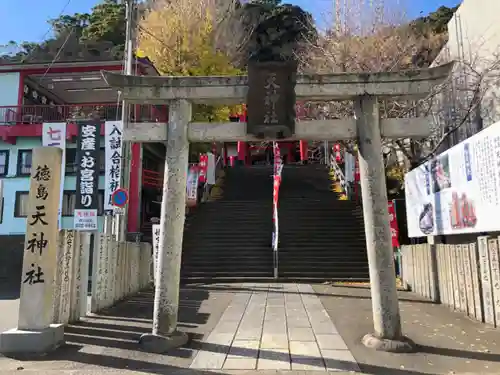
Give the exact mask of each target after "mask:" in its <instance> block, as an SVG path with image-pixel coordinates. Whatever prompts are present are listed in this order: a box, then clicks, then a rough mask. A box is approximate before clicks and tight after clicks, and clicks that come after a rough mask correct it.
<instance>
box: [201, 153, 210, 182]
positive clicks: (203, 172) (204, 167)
mask: <svg viewBox="0 0 500 375" xmlns="http://www.w3.org/2000/svg"><path fill="white" fill-rule="evenodd" d="M207 168H208V155H207V154H201V155H200V164H199V170H200V177H199V181H200V182H206V181H207Z"/></svg>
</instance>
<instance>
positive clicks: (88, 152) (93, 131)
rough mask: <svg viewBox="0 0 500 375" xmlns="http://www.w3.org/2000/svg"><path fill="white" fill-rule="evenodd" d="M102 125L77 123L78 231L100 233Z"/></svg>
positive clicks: (75, 220) (76, 214)
mask: <svg viewBox="0 0 500 375" xmlns="http://www.w3.org/2000/svg"><path fill="white" fill-rule="evenodd" d="M100 134H101V123H100V122H99V121H94V120H90V121H81V122H78V138H77V149H76V163H77V175H76V201H75V216H74V227H75V230H79V231H96V230H97V229H98V221H97V218H98V209H99V202H98V186H99V185H98V184H99V166H100V163H99V146H100V145H99V142H100Z"/></svg>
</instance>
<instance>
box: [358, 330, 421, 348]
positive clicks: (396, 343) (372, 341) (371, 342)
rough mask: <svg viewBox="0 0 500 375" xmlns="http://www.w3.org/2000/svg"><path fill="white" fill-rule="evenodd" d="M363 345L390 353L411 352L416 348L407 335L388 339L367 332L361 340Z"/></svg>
mask: <svg viewBox="0 0 500 375" xmlns="http://www.w3.org/2000/svg"><path fill="white" fill-rule="evenodd" d="M361 341H362V343H363V345H364V346H366V347H367V348H370V349H375V350H378V351H382V352H390V353H413V352H415V351H416V350H417V345H416V344H415V343H414V342H413V341H412V340H410V339H409V338H407V337H404V336H403V337H401V338H400V339H398V340H389V339H384V338H380V337H377V336H375V335H374V334H371V333H369V334H367V335H365V336H364V337H363V339H362V340H361Z"/></svg>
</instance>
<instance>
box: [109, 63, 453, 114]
mask: <svg viewBox="0 0 500 375" xmlns="http://www.w3.org/2000/svg"><path fill="white" fill-rule="evenodd" d="M453 64H454V63H453V62H451V63H448V64H445V65H441V66H437V67H434V68H428V69H420V70H408V71H398V72H381V73H340V74H323V75H319V74H308V75H306V74H304V75H299V76H298V77H297V85H296V88H295V92H296V96H297V99H303V100H335V99H351V98H354V97H356V96H360V95H375V96H382V97H389V96H391V97H395V96H419V97H422V96H426V95H428V94H429V93H430V92H431V91H432V88H433V87H434V86H436V85H439V84H441V83H443V82H444V81H445V80H446V78H447V77H448V76H449V74H450V73H451V71H452V69H453ZM102 75H103V77H104V80H105V81H106V83H107V84H108V85H109V86H111V87H114V88H117V89H118V90H120V91H121V92H122V98H123V99H126V100H128V101H130V102H133V103H151V104H153V103H155V104H157V103H162V102H166V101H169V100H175V99H187V100H189V101H192V102H195V103H210V104H229V103H241V102H244V100H245V99H246V95H247V90H248V77H247V76H210V77H190V76H185V77H184V76H181V77H171V76H161V77H145V76H127V75H123V74H116V73H112V72H108V71H103V72H102Z"/></svg>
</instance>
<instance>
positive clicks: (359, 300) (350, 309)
mask: <svg viewBox="0 0 500 375" xmlns="http://www.w3.org/2000/svg"><path fill="white" fill-rule="evenodd" d="M2 297H3V298H0V312H1V314H0V327H2V325H3V328H4V329H6V328H11V327H13V326H14V325H15V324H16V323H17V304H18V301H17V300H16V299H15V295H10V294H7V295H3V296H2ZM399 297H400V308H401V313H402V321H403V331H404V333H405V334H407V335H408V336H409V337H410V338H412V339H413V340H414V341H415V342H416V343H417V344H418V345H419V351H418V352H417V353H413V354H391V353H381V352H375V351H373V350H370V349H367V348H365V347H364V346H363V345H362V344H361V342H360V339H361V337H362V336H363V335H364V334H366V333H367V332H370V331H371V330H372V329H373V322H372V313H371V300H370V291H369V288H366V287H365V288H359V287H352V286H330V285H313V286H312V287H311V286H310V285H306V284H272V283H270V284H196V285H188V286H184V287H183V288H182V289H181V296H180V312H179V320H180V321H179V329H180V330H182V331H185V332H188V333H189V336H190V342H189V343H188V345H186V346H185V347H183V348H179V349H176V350H173V351H171V352H169V353H166V354H153V353H145V352H142V351H140V350H139V346H138V344H137V341H138V339H139V337H140V335H141V334H142V333H145V332H150V331H151V323H152V322H151V317H152V314H153V293H152V291H149V292H144V293H140V294H138V295H137V296H135V297H133V298H130V299H128V300H126V301H124V302H121V303H119V304H118V305H116V306H114V307H113V308H110V309H108V310H106V311H103V312H102V313H101V314H99V315H98V316H92V317H87V318H85V319H83V320H82V321H81V322H79V323H77V324H73V325H69V326H67V327H66V328H65V339H66V345H65V346H63V347H62V348H60V349H59V350H57V351H56V352H54V353H50V354H48V355H46V356H43V357H42V358H40V357H35V358H33V357H31V358H30V357H26V356H24V357H22V358H19V357H18V358H7V357H4V358H2V357H1V356H0V374H2V375H15V374H19V373H20V370H22V371H21V372H22V373H30V374H36V375H55V374H61V375H128V374H130V375H139V374H141V375H147V374H172V373H175V374H178V375H214V374H219V375H226V374H231V375H277V374H278V375H279V374H282V375H285V374H286V375H314V374H326V371H329V372H330V371H331V372H334V373H335V374H336V375H341V374H352V375H353V374H364V375H436V374H439V375H450V374H455V375H458V374H460V375H465V374H469V375H472V374H474V375H478V374H481V375H485V374H500V330H499V329H494V328H492V327H487V326H485V325H484V324H481V323H478V322H474V321H472V320H470V319H467V318H466V317H465V316H464V315H463V314H461V313H454V312H451V311H450V310H449V309H447V308H446V307H445V306H441V305H435V304H433V303H431V302H429V301H425V300H423V299H422V298H419V297H417V296H415V295H413V294H412V293H407V292H401V293H400V295H399ZM330 318H331V319H330ZM353 356H354V358H353ZM356 362H357V363H356ZM358 368H359V370H358ZM342 370H344V371H342Z"/></svg>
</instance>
